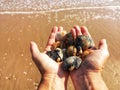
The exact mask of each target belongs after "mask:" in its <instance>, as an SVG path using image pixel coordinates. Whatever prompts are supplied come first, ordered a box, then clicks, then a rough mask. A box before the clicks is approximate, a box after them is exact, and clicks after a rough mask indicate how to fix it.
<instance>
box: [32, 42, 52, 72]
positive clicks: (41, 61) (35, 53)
mask: <svg viewBox="0 0 120 90" xmlns="http://www.w3.org/2000/svg"><path fill="white" fill-rule="evenodd" d="M30 50H31V54H32V58H33V61H34V63H35V64H36V65H37V67H38V69H39V70H40V72H41V73H43V72H44V70H45V69H46V64H47V63H48V64H47V65H48V66H49V61H50V60H51V61H50V62H52V61H53V60H52V59H51V58H49V57H48V56H47V55H46V54H43V53H40V51H39V49H38V46H37V45H36V43H34V42H31V43H30Z"/></svg>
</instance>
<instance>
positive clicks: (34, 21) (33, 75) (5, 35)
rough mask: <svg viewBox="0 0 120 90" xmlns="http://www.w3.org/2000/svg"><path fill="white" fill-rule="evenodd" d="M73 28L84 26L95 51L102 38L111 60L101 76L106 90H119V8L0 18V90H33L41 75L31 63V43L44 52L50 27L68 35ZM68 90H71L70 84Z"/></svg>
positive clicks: (45, 12) (11, 15)
mask: <svg viewBox="0 0 120 90" xmlns="http://www.w3.org/2000/svg"><path fill="white" fill-rule="evenodd" d="M74 25H79V26H87V28H88V30H89V32H90V34H91V35H92V37H93V39H94V41H95V44H96V47H97V46H98V42H99V40H101V39H103V38H105V39H106V40H107V43H108V48H109V52H110V57H109V59H108V61H107V62H106V64H105V68H104V70H103V72H102V76H103V79H104V81H105V83H106V85H107V86H108V87H109V90H119V88H120V40H119V39H120V8H116V7H115V8H112V9H111V8H110V7H106V8H105V7H101V8H95V7H93V8H76V9H68V10H54V11H44V12H34V13H31V12H28V13H14V12H13V13H9V12H7V13H2V14H0V40H1V41H0V90H36V88H37V86H38V84H39V82H40V79H41V75H40V73H39V71H38V69H37V67H36V66H35V64H34V62H33V61H32V58H31V54H30V48H29V46H30V41H35V42H36V43H37V44H38V46H39V49H40V51H41V52H42V51H44V47H45V45H46V42H47V39H48V37H49V34H50V32H51V29H52V28H53V26H63V27H64V29H65V30H67V31H68V32H69V31H70V29H71V28H72V27H73V26H74ZM68 90H74V88H73V85H72V82H71V80H69V83H68Z"/></svg>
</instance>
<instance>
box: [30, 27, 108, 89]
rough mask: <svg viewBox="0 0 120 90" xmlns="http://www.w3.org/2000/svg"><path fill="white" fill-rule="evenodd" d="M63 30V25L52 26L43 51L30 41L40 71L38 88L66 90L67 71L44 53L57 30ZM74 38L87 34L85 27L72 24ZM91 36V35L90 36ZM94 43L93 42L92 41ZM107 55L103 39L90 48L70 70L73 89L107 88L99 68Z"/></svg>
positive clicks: (34, 59)
mask: <svg viewBox="0 0 120 90" xmlns="http://www.w3.org/2000/svg"><path fill="white" fill-rule="evenodd" d="M61 30H63V27H54V28H53V29H52V32H51V34H50V37H49V39H48V43H47V45H46V48H45V51H44V52H43V53H41V52H40V51H39V49H38V47H37V45H36V43H35V42H33V41H32V42H31V43H30V50H31V54H32V57H33V61H34V62H35V64H36V65H37V67H38V69H39V71H40V72H41V75H42V79H41V82H40V85H39V87H38V90H66V89H67V81H68V76H69V72H67V71H64V70H62V67H61V63H56V62H55V61H54V60H52V59H51V58H49V57H48V56H47V55H46V54H45V53H46V51H50V50H51V46H52V44H53V43H54V42H55V35H56V33H57V32H60V31H61ZM71 32H72V34H73V37H74V39H76V37H77V36H78V35H88V36H90V37H91V35H90V34H89V32H88V30H87V28H86V27H81V28H80V27H79V26H77V25H76V26H74V27H73V28H72V29H71ZM91 38H92V37H91ZM93 43H94V42H93ZM108 56H109V52H108V48H107V43H106V40H105V39H102V40H101V41H100V42H99V45H98V48H96V47H95V45H94V47H93V48H91V53H90V54H89V55H88V56H87V57H86V58H85V59H84V61H83V62H82V64H81V66H80V67H79V69H78V70H73V71H71V72H70V76H71V79H72V82H73V84H74V87H75V90H107V89H108V88H107V86H106V84H105V83H104V81H103V79H102V77H101V70H102V69H103V66H104V63H105V62H106V60H107V58H108Z"/></svg>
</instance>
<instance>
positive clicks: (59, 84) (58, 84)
mask: <svg viewBox="0 0 120 90" xmlns="http://www.w3.org/2000/svg"><path fill="white" fill-rule="evenodd" d="M67 80H68V77H67V78H66V77H59V76H58V75H57V74H46V75H43V77H42V79H41V82H40V85H39V89H38V90H66V89H67Z"/></svg>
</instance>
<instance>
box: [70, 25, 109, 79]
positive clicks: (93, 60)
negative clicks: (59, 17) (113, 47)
mask: <svg viewBox="0 0 120 90" xmlns="http://www.w3.org/2000/svg"><path fill="white" fill-rule="evenodd" d="M71 32H72V34H73V36H74V38H76V37H77V36H78V35H88V36H89V37H90V38H92V37H91V35H90V34H89V32H88V30H87V28H86V27H81V28H80V27H79V26H75V27H74V28H73V29H72V30H71ZM93 43H94V42H93ZM108 56H109V53H108V48H107V44H106V40H105V39H102V40H101V41H100V42H99V45H98V48H96V47H95V45H94V46H93V48H91V53H90V54H89V55H88V56H86V57H85V59H84V61H83V63H82V64H81V66H80V68H79V69H78V70H73V71H72V72H71V73H70V75H71V78H72V79H74V78H77V77H76V76H80V75H82V74H84V73H87V72H89V71H90V72H96V71H98V72H99V71H100V70H101V69H102V68H103V65H104V63H105V61H106V60H107V58H108Z"/></svg>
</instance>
